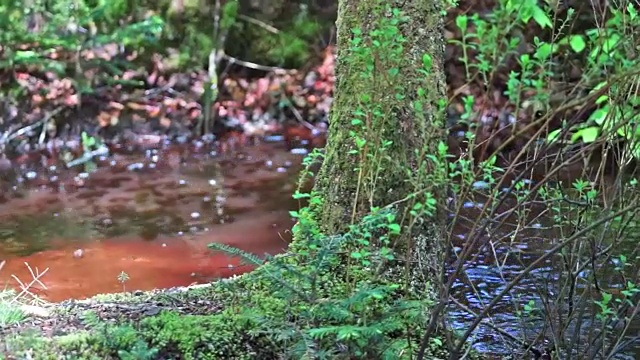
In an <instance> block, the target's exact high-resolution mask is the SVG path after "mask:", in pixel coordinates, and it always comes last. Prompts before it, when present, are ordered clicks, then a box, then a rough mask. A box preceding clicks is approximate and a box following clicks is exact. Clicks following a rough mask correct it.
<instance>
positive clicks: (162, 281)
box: [0, 143, 302, 301]
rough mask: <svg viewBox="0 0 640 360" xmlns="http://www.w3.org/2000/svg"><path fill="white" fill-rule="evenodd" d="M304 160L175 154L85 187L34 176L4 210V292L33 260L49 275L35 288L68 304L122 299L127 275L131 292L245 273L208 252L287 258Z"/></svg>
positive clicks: (246, 153)
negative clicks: (101, 297) (216, 248)
mask: <svg viewBox="0 0 640 360" xmlns="http://www.w3.org/2000/svg"><path fill="white" fill-rule="evenodd" d="M181 158H182V161H181ZM301 158H302V156H301V155H294V154H292V153H291V152H290V151H288V150H287V148H286V146H285V145H284V144H281V143H270V144H269V143H262V144H259V145H255V146H248V147H244V148H242V150H234V151H229V152H228V153H226V154H223V155H217V154H216V155H213V156H212V155H210V154H209V153H208V152H207V151H200V152H199V153H198V152H193V151H190V150H189V149H188V148H187V147H173V148H166V149H164V150H159V151H158V152H157V153H156V152H155V150H154V151H148V152H147V153H146V154H143V155H140V154H138V155H116V156H115V157H112V158H109V159H103V161H101V164H100V167H99V169H98V170H97V171H96V172H95V173H92V174H91V175H90V176H88V177H84V176H85V175H81V176H79V177H77V176H76V177H75V179H74V176H75V175H76V174H74V173H70V172H69V171H66V170H65V171H54V172H55V174H52V173H51V172H52V171H53V170H46V169H45V170H42V171H40V172H39V173H38V176H37V177H35V178H34V176H33V174H32V175H31V177H26V179H27V180H25V181H24V182H23V183H25V184H26V185H25V186H23V187H22V188H21V189H19V190H18V193H19V196H13V197H10V199H8V200H7V201H5V202H4V203H2V204H0V260H2V259H5V260H7V263H6V265H5V267H4V269H2V271H0V282H2V283H6V284H7V285H8V286H9V287H13V288H16V289H17V288H18V287H19V285H18V282H17V281H16V280H15V279H14V278H13V277H12V275H15V276H17V277H18V278H19V279H20V280H22V281H23V282H29V281H30V280H31V275H30V273H29V270H28V268H27V266H26V265H25V262H26V263H28V264H29V265H30V266H31V267H32V268H34V269H35V268H36V267H37V268H38V269H39V270H40V272H42V271H43V270H44V269H45V268H48V269H49V270H48V272H47V273H46V274H45V275H44V276H43V277H42V279H41V281H42V282H43V283H44V285H45V286H46V289H44V288H41V287H38V286H36V287H34V288H33V290H34V292H37V293H39V294H40V295H41V296H43V297H44V298H46V299H48V300H51V301H60V300H64V299H68V298H85V297H89V296H92V295H95V294H98V293H108V292H117V291H122V289H123V284H122V283H120V282H119V281H118V275H119V274H120V273H121V272H125V273H126V274H127V275H128V276H129V280H127V281H126V282H125V283H124V287H125V288H126V290H128V291H129V290H137V289H139V290H150V289H153V288H166V287H172V286H183V285H189V284H192V283H204V282H208V281H210V280H212V279H215V278H220V277H227V276H230V275H232V274H240V273H244V272H246V271H249V270H251V268H250V267H248V266H246V265H241V264H239V262H238V261H237V260H236V259H232V258H229V257H228V256H225V255H223V254H220V253H213V252H212V251H211V250H209V249H208V248H207V244H209V243H212V242H219V243H224V244H228V245H231V246H235V247H239V248H241V249H243V250H245V251H249V252H251V253H254V254H257V255H264V254H265V253H266V254H276V253H279V252H281V251H283V250H284V248H285V247H286V245H287V242H288V240H289V234H288V229H290V227H291V225H292V224H293V221H292V219H291V218H290V216H289V213H288V212H289V210H293V209H295V208H296V206H297V202H295V201H294V200H292V199H291V194H292V192H293V189H294V186H295V180H296V178H297V172H298V169H299V164H300V161H301ZM134 168H135V169H134ZM52 176H57V178H53V179H54V180H55V181H51V179H52ZM74 252H75V255H74Z"/></svg>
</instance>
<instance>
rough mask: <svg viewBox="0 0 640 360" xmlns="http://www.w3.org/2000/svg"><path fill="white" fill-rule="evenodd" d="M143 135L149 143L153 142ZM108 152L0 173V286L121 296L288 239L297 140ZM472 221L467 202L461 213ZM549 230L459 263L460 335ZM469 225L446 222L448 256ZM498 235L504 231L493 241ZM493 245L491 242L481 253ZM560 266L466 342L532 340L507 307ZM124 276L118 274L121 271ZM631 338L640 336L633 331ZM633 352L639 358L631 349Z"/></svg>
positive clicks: (500, 354)
mask: <svg viewBox="0 0 640 360" xmlns="http://www.w3.org/2000/svg"><path fill="white" fill-rule="evenodd" d="M150 139H151V140H150ZM143 140H144V141H138V142H137V143H135V144H129V145H127V144H124V145H114V146H111V147H110V150H111V151H110V152H111V154H110V155H109V156H108V157H106V156H105V157H101V158H98V159H97V161H96V165H97V170H96V171H94V172H92V173H91V174H90V175H89V173H87V172H84V170H83V168H82V166H79V167H75V168H72V169H65V168H64V166H63V165H61V163H59V162H55V161H52V160H51V159H48V158H47V157H45V156H42V155H41V154H35V155H30V156H28V157H25V158H23V159H21V161H20V162H19V163H16V164H14V165H15V166H13V168H15V169H17V172H16V173H11V172H10V171H7V170H6V169H5V170H3V172H2V173H1V174H0V175H1V176H2V177H3V178H4V179H5V181H3V182H2V183H1V185H0V186H3V188H2V192H1V193H0V260H3V259H4V260H7V262H6V264H5V267H4V268H3V269H2V271H0V282H2V283H3V284H7V285H8V286H9V287H13V288H16V289H19V286H18V285H19V284H18V282H17V280H16V279H20V281H22V282H26V283H29V282H30V281H31V279H32V277H33V274H32V273H42V272H43V271H45V269H46V274H44V275H43V277H42V279H41V281H42V283H43V284H44V286H42V285H39V284H34V285H33V286H32V287H31V288H30V291H32V292H33V293H36V294H37V295H39V296H41V297H43V298H44V299H46V300H49V301H62V300H65V299H69V298H75V299H82V298H87V297H91V296H93V295H96V294H100V293H111V292H120V291H123V290H126V291H133V290H151V289H155V288H169V287H174V286H185V285H189V284H200V283H208V282H210V281H212V280H215V279H219V278H224V277H229V276H232V275H234V274H242V273H244V272H247V271H250V270H251V268H249V267H247V266H245V265H241V264H240V263H239V262H238V261H237V260H236V259H232V258H229V257H227V256H225V255H223V254H219V253H212V252H211V251H210V250H209V249H208V248H207V244H209V243H212V242H218V243H223V244H227V245H230V246H234V247H238V248H240V249H243V250H245V251H248V252H251V253H254V254H257V255H263V254H272V255H273V254H277V253H280V252H282V251H284V249H285V248H286V246H287V243H288V241H289V240H290V233H289V230H290V228H291V226H292V225H293V219H292V218H291V217H290V216H289V211H290V210H294V209H296V208H297V207H298V206H299V203H298V201H297V200H293V199H292V198H291V194H292V193H293V191H294V188H295V186H296V181H297V177H298V171H299V170H300V168H301V160H302V157H303V156H304V154H305V152H306V151H307V150H308V149H307V148H305V144H300V146H298V147H293V148H292V147H291V144H287V143H285V142H284V141H283V138H282V137H278V136H272V137H270V138H269V139H267V140H269V141H259V142H255V143H251V144H247V145H243V146H239V145H238V144H237V142H234V140H233V139H231V140H230V141H224V142H215V143H210V144H208V143H204V142H202V141H194V142H183V143H172V142H169V141H166V140H163V139H162V138H145V139H143ZM465 208H469V209H466V210H465V211H466V212H467V215H468V217H469V218H472V219H473V218H474V215H473V211H474V210H473V206H465ZM545 227H546V224H543V223H535V224H530V227H529V228H528V229H527V230H526V231H523V232H521V233H520V235H518V237H516V238H512V239H511V240H510V241H508V242H501V243H497V242H496V243H493V242H491V239H494V238H496V236H497V235H505V234H507V233H508V231H509V230H508V229H501V231H505V232H506V233H505V234H497V233H493V234H491V236H488V237H487V241H485V242H480V243H481V244H482V246H479V247H478V248H477V249H475V250H474V251H475V252H476V253H477V255H478V256H476V257H475V259H473V260H470V261H468V262H466V263H465V264H464V270H465V274H466V277H467V280H465V281H456V283H455V284H454V286H453V289H452V295H453V296H454V297H455V298H456V299H457V300H458V302H459V303H460V304H461V305H462V306H464V307H466V310H461V308H460V306H458V307H455V306H454V307H451V308H450V310H449V315H450V324H451V325H452V326H453V328H455V329H461V330H465V329H466V327H467V326H468V325H469V324H470V323H471V322H472V321H473V320H474V316H473V315H472V314H470V312H469V311H475V312H479V311H481V310H482V308H483V306H484V304H486V303H487V302H488V301H490V300H491V299H492V298H493V297H494V296H495V295H496V294H497V293H499V292H500V291H501V290H502V289H503V288H504V286H505V284H506V283H507V282H508V281H509V279H511V278H513V277H514V276H516V275H517V274H518V273H519V272H520V271H521V270H522V269H523V268H524V267H526V266H528V265H529V264H531V263H532V262H533V261H534V260H536V259H537V258H539V257H540V256H541V255H543V254H544V253H545V252H546V251H547V250H548V248H549V247H550V246H551V245H552V243H553V242H552V240H551V239H552V238H553V236H552V235H551V233H549V232H545V231H546V230H545ZM468 229H469V228H468V227H466V226H465V225H462V224H458V225H456V226H455V227H454V230H453V234H454V239H453V245H454V247H455V248H454V252H455V251H459V250H460V249H461V248H462V247H463V246H464V243H465V241H466V234H467V233H468V231H469V230H468ZM498 237H500V236H498ZM487 243H489V245H490V246H485V245H487ZM557 266H559V265H558V262H557V261H556V260H554V259H553V258H552V259H550V260H549V261H547V262H545V263H544V264H543V266H541V267H539V268H538V269H536V270H534V271H533V272H532V273H531V275H530V276H528V277H526V278H525V279H524V281H523V282H522V283H520V284H519V285H517V287H516V288H514V289H513V290H512V291H511V292H510V293H509V295H507V296H505V297H504V298H503V299H502V300H501V301H500V302H499V304H498V306H497V307H495V309H494V310H493V311H492V312H491V314H490V323H491V324H490V326H487V325H481V326H479V328H478V330H477V332H476V335H475V338H474V347H475V348H476V349H478V350H479V351H481V352H483V353H485V354H493V355H494V356H496V357H495V358H496V359H502V358H504V357H505V356H506V355H508V354H509V353H510V349H511V348H512V346H513V344H512V343H509V341H508V339H505V337H504V335H503V334H499V333H497V332H496V331H495V329H496V328H499V329H501V330H502V331H504V332H506V333H509V334H511V335H512V336H514V337H516V338H528V337H529V336H530V335H531V334H524V335H523V333H522V332H523V329H525V330H526V329H530V330H531V333H532V334H536V333H537V332H538V331H539V328H540V327H541V326H542V322H540V321H537V320H531V319H529V320H523V318H522V317H520V316H517V315H516V313H515V310H514V309H515V308H514V304H515V303H518V304H524V303H528V302H529V301H531V302H532V303H533V304H534V307H535V306H541V305H540V304H539V299H540V296H539V293H541V290H542V289H541V284H549V286H548V288H547V289H545V290H544V291H542V292H552V291H553V284H554V282H556V281H557V280H558V279H557V278H554V274H556V273H557V272H558V271H557ZM125 274H126V275H125ZM632 329H633V330H632V332H633V333H637V332H638V330H639V329H640V326H639V325H638V324H635V325H634V326H633V327H632ZM635 350H636V354H635V355H634V356H621V357H618V358H617V359H634V358H638V357H640V348H639V347H635Z"/></svg>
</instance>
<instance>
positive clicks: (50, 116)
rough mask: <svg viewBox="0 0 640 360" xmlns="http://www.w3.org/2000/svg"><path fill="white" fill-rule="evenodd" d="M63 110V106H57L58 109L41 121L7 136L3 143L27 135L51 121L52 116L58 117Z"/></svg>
mask: <svg viewBox="0 0 640 360" xmlns="http://www.w3.org/2000/svg"><path fill="white" fill-rule="evenodd" d="M63 109H64V107H63V106H59V107H57V108H55V109H54V110H53V111H51V112H49V113H47V114H46V115H45V116H44V117H43V118H42V119H40V120H38V121H36V122H35V123H33V124H31V125H27V126H25V127H23V128H20V129H18V130H17V131H16V132H14V133H13V134H10V135H7V136H6V137H4V139H3V143H7V142H9V141H11V140H13V139H15V138H17V137H18V136H22V135H24V134H26V133H28V132H29V131H31V130H33V129H35V128H37V127H38V126H40V125H43V124H46V123H47V122H49V120H51V118H53V117H54V116H56V115H58V114H59V113H60V112H61V111H62V110H63Z"/></svg>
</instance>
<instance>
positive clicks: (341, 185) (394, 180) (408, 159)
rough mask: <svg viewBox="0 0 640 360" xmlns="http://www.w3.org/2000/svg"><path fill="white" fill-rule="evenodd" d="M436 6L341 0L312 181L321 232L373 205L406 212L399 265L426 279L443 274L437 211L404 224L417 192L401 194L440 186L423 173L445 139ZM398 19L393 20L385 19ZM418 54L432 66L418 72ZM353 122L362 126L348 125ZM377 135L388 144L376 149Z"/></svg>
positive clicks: (431, 1)
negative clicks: (320, 155) (320, 154)
mask: <svg viewBox="0 0 640 360" xmlns="http://www.w3.org/2000/svg"><path fill="white" fill-rule="evenodd" d="M442 5H443V4H442V3H441V2H440V0H404V1H384V0H340V2H339V7H338V18H337V22H336V23H337V42H338V43H337V49H338V53H337V65H336V88H335V99H334V103H333V106H332V109H331V118H330V122H331V125H330V126H331V130H330V136H329V139H328V143H327V147H326V153H325V157H324V161H323V165H322V167H321V169H320V171H319V173H318V175H317V177H316V185H315V188H314V190H315V192H316V193H317V194H319V195H320V196H321V197H322V199H323V201H322V203H321V204H320V205H318V206H317V207H316V208H314V210H315V211H316V214H317V220H318V223H319V224H320V225H321V226H323V227H324V228H323V230H324V231H325V233H327V234H338V233H342V232H344V231H345V230H346V228H347V226H348V225H349V224H353V223H356V222H357V221H358V220H359V219H360V218H361V217H362V216H363V215H365V214H366V213H368V212H369V211H370V209H371V208H372V207H382V206H385V205H389V204H396V205H397V206H395V208H396V209H397V210H398V214H399V215H398V217H399V218H403V219H405V221H404V222H403V224H402V226H403V227H404V228H405V231H403V234H404V237H403V241H401V242H400V243H401V244H402V246H403V247H404V248H405V249H407V250H406V254H407V255H408V256H407V258H406V259H408V262H407V263H411V264H412V265H407V266H408V267H416V270H417V268H420V270H419V271H420V272H421V273H422V275H421V278H422V279H423V280H424V279H426V281H429V282H431V284H432V285H433V284H437V283H439V282H440V280H439V279H440V277H441V276H442V261H441V260H442V258H441V255H442V254H443V247H442V244H443V241H442V240H443V237H442V236H441V235H442V229H443V227H442V219H443V217H442V216H441V214H434V220H433V221H431V220H429V221H426V222H422V223H419V222H416V223H415V224H414V226H409V223H410V221H408V220H407V219H409V218H410V216H409V215H407V214H408V212H407V211H406V210H407V208H408V207H411V206H413V204H414V203H415V202H416V201H420V196H416V197H415V198H411V199H409V200H408V201H402V200H403V199H405V198H406V197H407V196H408V195H410V194H422V195H424V194H427V193H429V192H430V193H432V194H435V195H441V194H442V193H443V190H442V186H443V184H444V182H437V181H432V179H431V180H429V175H430V174H433V172H434V171H435V170H436V169H435V168H436V167H435V166H433V164H430V163H429V162H428V161H427V159H426V155H428V154H437V153H438V144H439V143H440V142H441V141H444V140H445V131H444V125H443V116H442V114H443V112H442V111H440V110H439V109H440V108H441V107H440V106H439V105H440V104H441V101H443V99H444V98H445V90H446V84H445V76H444V71H443V60H444V40H443V28H444V26H443V20H442V15H441V11H442V9H443V7H442ZM392 8H395V9H397V10H400V14H399V15H398V13H395V15H394V12H393V11H392ZM400 17H404V20H402V21H401V22H400V23H399V24H397V25H395V24H394V23H392V22H390V21H392V19H394V18H400ZM353 29H360V30H361V34H359V35H358V33H356V34H354V32H353V31H352V30H353ZM372 31H377V32H373V33H372ZM358 37H359V38H360V40H356V41H357V43H355V44H354V42H353V39H354V38H358ZM402 39H404V41H402ZM425 54H428V55H427V56H428V57H430V62H431V64H432V65H431V66H427V68H428V69H427V71H424V70H423V72H421V69H425V65H424V63H425V62H427V63H428V62H429V61H428V59H426V60H425V57H424V55H425ZM363 113H364V114H363ZM353 119H360V120H361V121H362V122H363V124H362V125H358V124H355V125H354V123H353ZM356 123H357V122H356ZM362 140H366V142H365V143H364V145H363V142H362ZM358 141H360V146H358V144H357V142H358ZM385 141H391V142H392V143H391V144H388V143H387V145H386V147H385V145H384V143H385ZM383 149H384V150H383ZM440 170H441V169H440ZM436 198H437V196H436ZM439 208H442V207H439ZM403 214H404V215H406V216H403ZM407 229H410V231H406V230H407ZM416 262H419V263H420V264H422V265H426V266H416ZM412 270H413V269H412ZM414 280H415V279H414ZM422 285H424V284H422Z"/></svg>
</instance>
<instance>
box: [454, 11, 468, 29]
mask: <svg viewBox="0 0 640 360" xmlns="http://www.w3.org/2000/svg"><path fill="white" fill-rule="evenodd" d="M468 22H469V18H467V15H458V16H457V17H456V26H457V27H458V29H460V30H461V31H462V32H463V33H464V32H465V31H467V24H468Z"/></svg>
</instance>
